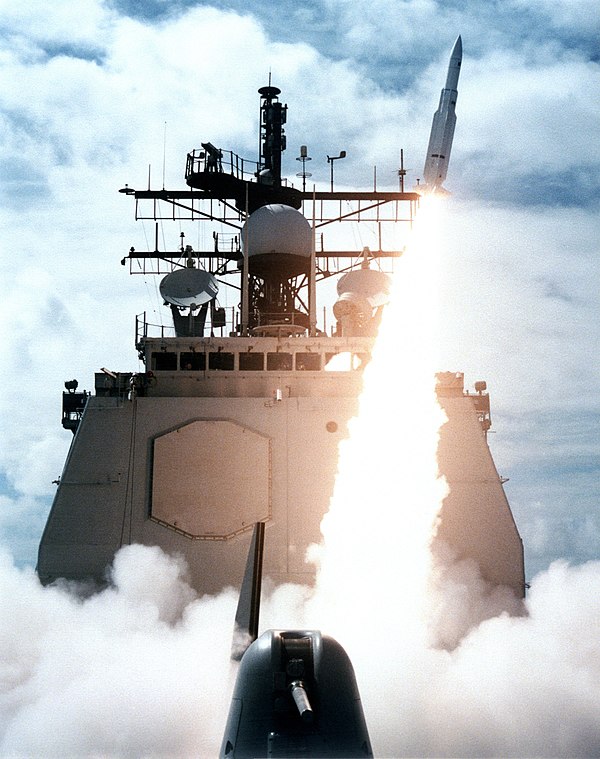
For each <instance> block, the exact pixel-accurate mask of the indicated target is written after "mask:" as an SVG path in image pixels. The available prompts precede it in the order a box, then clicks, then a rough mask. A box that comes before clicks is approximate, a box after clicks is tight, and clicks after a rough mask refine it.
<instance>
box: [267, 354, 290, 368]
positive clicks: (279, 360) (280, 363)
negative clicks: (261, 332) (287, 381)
mask: <svg viewBox="0 0 600 759" xmlns="http://www.w3.org/2000/svg"><path fill="white" fill-rule="evenodd" d="M267 369H268V371H270V372H291V371H292V354H291V353H267Z"/></svg>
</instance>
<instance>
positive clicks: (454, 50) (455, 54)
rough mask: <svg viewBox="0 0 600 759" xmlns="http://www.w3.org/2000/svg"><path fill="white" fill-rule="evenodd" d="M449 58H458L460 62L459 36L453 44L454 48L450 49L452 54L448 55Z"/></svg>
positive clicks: (460, 46) (460, 41) (460, 45)
mask: <svg viewBox="0 0 600 759" xmlns="http://www.w3.org/2000/svg"><path fill="white" fill-rule="evenodd" d="M450 58H459V59H461V60H462V37H461V36H460V34H459V35H458V37H457V38H456V42H455V43H454V47H453V48H452V53H451V54H450Z"/></svg>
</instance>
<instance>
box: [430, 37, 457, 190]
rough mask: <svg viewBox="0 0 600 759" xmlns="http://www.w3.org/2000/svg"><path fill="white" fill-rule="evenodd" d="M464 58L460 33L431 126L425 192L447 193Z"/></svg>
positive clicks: (453, 49)
mask: <svg viewBox="0 0 600 759" xmlns="http://www.w3.org/2000/svg"><path fill="white" fill-rule="evenodd" d="M461 61H462V40H461V38H460V35H459V37H458V38H457V40H456V42H455V43H454V47H453V48H452V54H451V55H450V63H449V65H448V74H447V76H446V86H445V87H444V89H443V90H442V93H441V95H440V104H439V106H438V109H437V111H436V112H435V114H434V116H433V124H432V125H431V134H430V135H429V147H428V148H427V156H426V158H425V168H424V169H423V183H424V189H425V191H426V192H442V193H444V192H447V190H445V189H444V188H443V187H442V183H443V182H444V180H445V179H446V173H447V171H448V162H449V160H450V151H451V150H452V139H453V137H454V127H455V126H456V113H455V112H454V109H455V107H456V98H457V97H458V77H459V74H460V64H461Z"/></svg>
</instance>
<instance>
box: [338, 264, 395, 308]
mask: <svg viewBox="0 0 600 759" xmlns="http://www.w3.org/2000/svg"><path fill="white" fill-rule="evenodd" d="M391 287H392V280H391V279H390V277H389V275H388V274H385V272H383V271H377V269H356V270H355V271H349V272H348V273H347V274H344V276H343V277H340V278H339V280H338V283H337V291H338V295H339V296H340V297H341V296H343V295H344V294H345V293H355V294H356V295H357V296H360V297H361V298H364V299H365V300H368V301H369V304H370V305H371V307H372V308H377V307H378V306H385V304H386V303H387V302H388V301H389V299H390V290H391Z"/></svg>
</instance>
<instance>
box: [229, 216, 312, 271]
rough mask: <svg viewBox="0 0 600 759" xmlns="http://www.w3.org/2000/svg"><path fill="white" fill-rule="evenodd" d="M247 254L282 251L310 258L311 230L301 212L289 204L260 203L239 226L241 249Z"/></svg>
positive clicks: (255, 254) (258, 254)
mask: <svg viewBox="0 0 600 759" xmlns="http://www.w3.org/2000/svg"><path fill="white" fill-rule="evenodd" d="M246 243H247V244H248V257H254V256H261V255H266V254H269V253H279V254H281V253H284V254H288V255H294V256H303V257H306V258H310V249H311V243H312V230H311V228H310V224H309V223H308V221H307V220H306V219H305V218H304V216H303V215H302V214H301V213H300V211H297V210H296V209H295V208H292V207H291V206H286V205H283V204H282V203H273V204H272V205H268V206H261V208H258V209H257V210H256V211H254V213H253V214H251V215H250V217H249V219H248V221H247V222H246V223H245V224H244V226H243V228H242V249H243V250H244V249H245V246H246Z"/></svg>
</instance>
